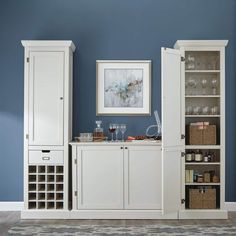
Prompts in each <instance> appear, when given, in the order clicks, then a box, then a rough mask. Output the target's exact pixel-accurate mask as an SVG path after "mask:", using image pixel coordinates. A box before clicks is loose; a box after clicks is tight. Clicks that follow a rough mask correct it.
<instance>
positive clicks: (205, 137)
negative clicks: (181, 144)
mask: <svg viewBox="0 0 236 236" xmlns="http://www.w3.org/2000/svg"><path fill="white" fill-rule="evenodd" d="M188 130H189V144H190V145H216V126H215V125H206V126H203V127H202V126H195V125H190V126H189V129H188Z"/></svg>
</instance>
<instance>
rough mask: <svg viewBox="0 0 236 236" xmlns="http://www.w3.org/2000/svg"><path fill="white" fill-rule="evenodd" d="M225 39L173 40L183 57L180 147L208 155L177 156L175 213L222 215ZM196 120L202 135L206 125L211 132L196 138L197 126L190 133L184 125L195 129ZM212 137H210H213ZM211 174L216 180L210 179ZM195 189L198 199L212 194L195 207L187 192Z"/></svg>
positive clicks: (199, 133) (198, 134)
mask: <svg viewBox="0 0 236 236" xmlns="http://www.w3.org/2000/svg"><path fill="white" fill-rule="evenodd" d="M227 43H228V41H227V40H179V41H177V42H176V44H175V50H177V51H178V52H179V53H180V54H181V56H182V58H183V59H184V60H182V63H181V64H182V65H181V100H182V102H181V104H182V105H181V107H182V108H181V109H180V110H181V124H182V134H185V135H186V138H185V143H184V149H185V150H184V151H185V153H187V154H190V153H191V155H193V156H194V153H199V151H200V152H202V154H203V155H204V156H205V155H208V154H209V155H210V158H209V160H207V161H205V162H203V161H202V162H196V161H194V160H192V161H189V160H188V161H185V158H182V164H181V171H182V173H181V175H182V178H181V199H182V206H181V210H180V214H179V216H180V218H205V219H206V218H208V219H209V218H210V219H217V218H218V219H220V218H221V219H225V218H227V211H226V210H224V202H225V47H226V45H227ZM203 122H204V123H203ZM199 124H204V125H203V129H204V133H205V134H206V133H207V132H205V130H207V129H208V127H209V126H208V124H210V125H211V128H212V129H214V128H216V132H214V131H211V135H210V136H209V135H208V136H205V134H204V139H199V137H200V136H201V131H200V132H198V133H196V132H195V134H194V132H193V133H192V132H191V133H190V128H191V129H192V130H193V129H195V130H196V129H197V131H199V130H201V127H202V126H201V125H199ZM194 126H195V128H194ZM208 134H209V133H208ZM190 136H191V139H190ZM214 136H216V139H215V140H214V138H213V137H214ZM196 137H198V139H197V140H196ZM206 137H207V138H206ZM194 139H195V140H194ZM203 140H204V141H203ZM185 175H186V176H185ZM189 175H190V178H189ZM200 175H203V177H204V178H203V181H201V182H200V181H198V177H197V176H200ZM193 176H194V178H192V177H193ZM205 176H206V177H205ZM207 176H210V178H207ZM213 176H215V179H216V180H214V181H213V179H214V178H213ZM185 177H186V178H185ZM196 189H198V190H200V192H201V194H202V196H203V198H205V195H204V193H205V192H207V191H208V190H210V191H211V192H212V193H213V197H212V198H211V199H206V200H208V201H211V203H212V204H211V205H210V204H205V205H204V204H202V206H201V207H199V205H198V209H196V204H195V206H194V201H192V200H191V201H190V199H192V198H191V193H193V192H194V191H195V192H196ZM199 198H200V197H199ZM212 199H215V200H212ZM209 209H210V211H209Z"/></svg>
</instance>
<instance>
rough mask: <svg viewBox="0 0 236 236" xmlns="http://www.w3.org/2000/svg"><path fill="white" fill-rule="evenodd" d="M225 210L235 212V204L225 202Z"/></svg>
mask: <svg viewBox="0 0 236 236" xmlns="http://www.w3.org/2000/svg"><path fill="white" fill-rule="evenodd" d="M225 209H226V210H228V211H236V202H225Z"/></svg>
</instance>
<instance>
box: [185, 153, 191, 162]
mask: <svg viewBox="0 0 236 236" xmlns="http://www.w3.org/2000/svg"><path fill="white" fill-rule="evenodd" d="M185 161H192V154H191V153H187V154H186V157H185Z"/></svg>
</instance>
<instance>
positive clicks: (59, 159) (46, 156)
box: [29, 150, 63, 164]
mask: <svg viewBox="0 0 236 236" xmlns="http://www.w3.org/2000/svg"><path fill="white" fill-rule="evenodd" d="M29 164H63V151H55V150H54V151H51V150H32V151H29Z"/></svg>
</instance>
